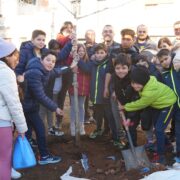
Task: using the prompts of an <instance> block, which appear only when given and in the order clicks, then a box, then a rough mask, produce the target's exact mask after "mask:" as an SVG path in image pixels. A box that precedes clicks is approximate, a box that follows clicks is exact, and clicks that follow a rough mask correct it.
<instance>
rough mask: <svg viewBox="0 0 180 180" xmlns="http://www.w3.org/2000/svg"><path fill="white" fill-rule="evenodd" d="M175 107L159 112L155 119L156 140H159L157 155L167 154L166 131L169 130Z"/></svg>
mask: <svg viewBox="0 0 180 180" xmlns="http://www.w3.org/2000/svg"><path fill="white" fill-rule="evenodd" d="M173 107H174V105H172V106H169V107H166V108H163V109H160V110H157V111H156V113H154V114H155V116H156V117H154V118H153V119H155V120H156V121H155V134H156V139H157V153H158V154H159V155H161V154H164V153H165V141H166V136H165V133H164V131H165V129H166V128H167V126H168V124H169V122H170V120H171V118H172V115H173Z"/></svg>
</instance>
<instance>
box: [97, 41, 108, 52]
mask: <svg viewBox="0 0 180 180" xmlns="http://www.w3.org/2000/svg"><path fill="white" fill-rule="evenodd" d="M99 50H104V51H105V52H107V47H106V45H105V44H103V43H99V44H97V45H96V47H95V48H94V51H95V52H97V51H99Z"/></svg>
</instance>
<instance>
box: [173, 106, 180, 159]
mask: <svg viewBox="0 0 180 180" xmlns="http://www.w3.org/2000/svg"><path fill="white" fill-rule="evenodd" d="M173 119H174V121H175V136H176V152H177V156H178V157H180V108H179V107H178V105H177V103H176V104H175V108H174V113H173Z"/></svg>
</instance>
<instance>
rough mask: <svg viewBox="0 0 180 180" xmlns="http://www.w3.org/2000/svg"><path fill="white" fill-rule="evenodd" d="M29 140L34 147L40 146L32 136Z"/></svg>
mask: <svg viewBox="0 0 180 180" xmlns="http://www.w3.org/2000/svg"><path fill="white" fill-rule="evenodd" d="M28 141H29V144H30V145H31V147H32V148H36V147H37V146H38V145H37V142H36V140H35V139H33V138H30V139H28Z"/></svg>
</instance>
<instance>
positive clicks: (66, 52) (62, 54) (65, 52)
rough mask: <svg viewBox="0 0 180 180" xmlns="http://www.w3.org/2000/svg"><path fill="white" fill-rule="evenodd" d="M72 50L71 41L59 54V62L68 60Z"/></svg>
mask: <svg viewBox="0 0 180 180" xmlns="http://www.w3.org/2000/svg"><path fill="white" fill-rule="evenodd" d="M71 49H72V44H71V41H70V40H69V41H68V43H66V45H65V46H64V47H63V48H62V50H61V51H60V52H59V53H58V58H57V61H64V60H66V59H67V58H68V56H69V54H70V52H71Z"/></svg>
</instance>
